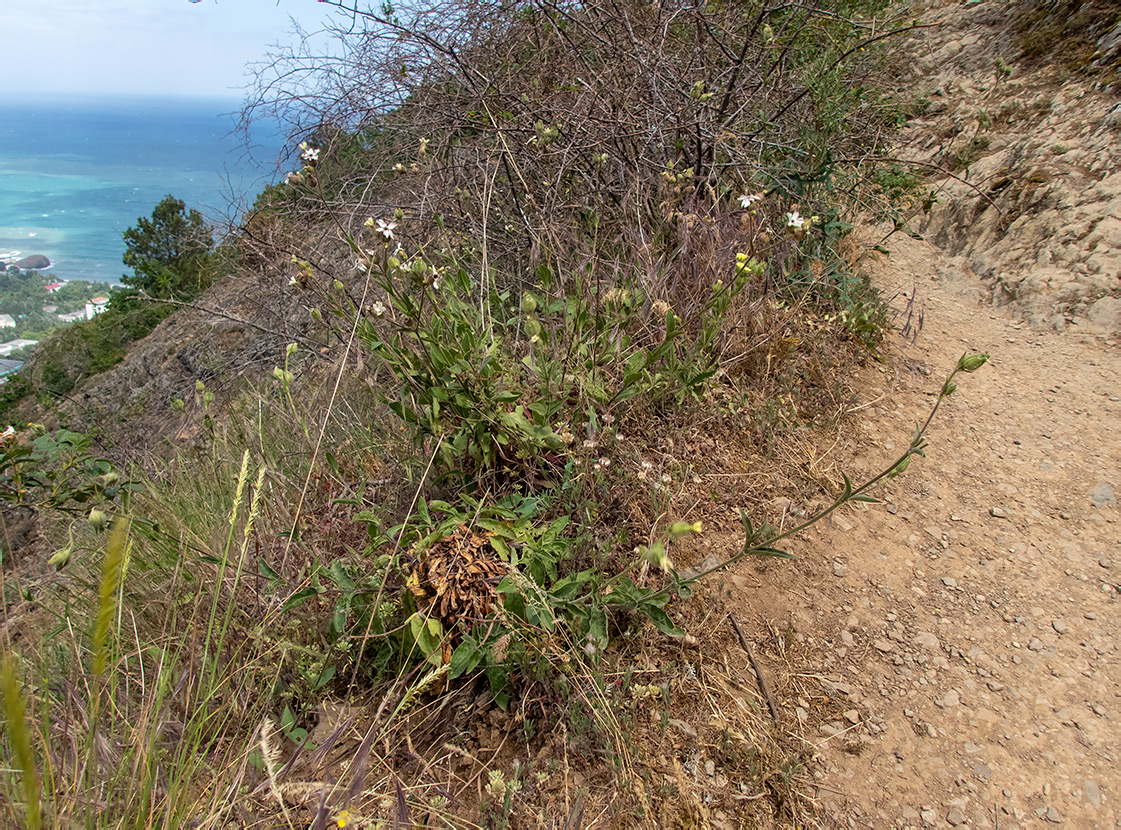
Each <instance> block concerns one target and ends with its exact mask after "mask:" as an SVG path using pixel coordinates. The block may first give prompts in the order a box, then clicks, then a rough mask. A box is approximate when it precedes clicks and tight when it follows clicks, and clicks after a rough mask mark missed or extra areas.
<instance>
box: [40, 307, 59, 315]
mask: <svg viewBox="0 0 1121 830" xmlns="http://www.w3.org/2000/svg"><path fill="white" fill-rule="evenodd" d="M56 311H58V306H56V305H45V306H43V313H44V314H54V313H55V312H56Z"/></svg>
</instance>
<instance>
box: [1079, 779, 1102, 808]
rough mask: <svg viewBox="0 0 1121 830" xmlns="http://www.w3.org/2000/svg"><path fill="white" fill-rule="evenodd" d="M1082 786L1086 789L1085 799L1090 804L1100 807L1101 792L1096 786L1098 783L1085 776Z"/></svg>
mask: <svg viewBox="0 0 1121 830" xmlns="http://www.w3.org/2000/svg"><path fill="white" fill-rule="evenodd" d="M1082 786H1083V789H1084V790H1085V791H1086V799H1087V800H1088V801H1089V802H1090V804H1092V805H1093V806H1094V807H1101V806H1102V792H1101V790H1100V789H1099V788H1098V783H1097V782H1096V781H1091V780H1090V779H1088V778H1087V779H1086V783H1085V784H1083V785H1082Z"/></svg>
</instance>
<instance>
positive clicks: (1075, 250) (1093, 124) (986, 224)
mask: <svg viewBox="0 0 1121 830" xmlns="http://www.w3.org/2000/svg"><path fill="white" fill-rule="evenodd" d="M1023 9H1024V7H1021V6H1018V5H1017V4H1007V5H1003V4H988V3H986V4H979V5H960V4H957V3H953V4H944V5H941V6H940V7H937V8H936V9H935V10H933V11H932V12H931V13H930V14H929V15H928V18H927V19H926V20H924V22H929V23H936V24H941V25H938V26H935V27H933V28H931V29H927V30H925V31H924V33H923V34H922V35H920V36H919V37H917V38H916V39H915V40H914V41H913V42H912V47H913V49H914V52H915V59H916V70H917V74H918V75H919V77H920V78H921V80H919V81H918V82H917V84H916V86H917V88H915V95H916V98H915V101H914V102H913V104H912V106H913V107H914V110H915V111H916V112H917V113H918V115H917V117H916V118H914V119H913V120H912V121H911V122H910V123H909V124H908V127H907V130H906V133H905V138H904V142H903V143H904V148H903V153H902V155H904V156H905V157H906V158H908V159H910V160H913V161H916V162H919V163H920V164H921V165H938V166H940V167H942V168H944V169H946V170H949V171H952V172H953V174H954V177H942V176H941V175H940V174H938V173H934V174H933V175H932V178H933V179H935V180H936V181H935V183H934V189H935V191H936V194H937V196H938V202H937V204H935V205H934V206H933V209H932V210H931V211H930V213H929V214H928V215H926V216H925V217H924V218H923V219H922V220H921V222H920V223H919V230H920V231H921V232H922V234H923V235H924V236H925V237H926V238H927V239H929V240H930V241H932V242H934V243H935V244H936V245H938V246H939V247H941V248H943V249H944V250H946V251H947V252H948V253H951V254H955V255H960V256H963V257H964V258H965V259H966V260H967V261H968V263H969V265H970V266H971V267H972V269H973V270H974V271H975V272H976V273H977V274H979V275H980V276H981V277H983V278H984V279H985V280H986V281H987V282H988V284H989V285H990V287H991V299H992V302H993V303H994V304H996V305H1009V304H1010V305H1013V306H1014V307H1015V308H1016V309H1017V310H1018V312H1019V313H1021V314H1022V315H1023V316H1024V317H1025V318H1027V319H1028V320H1029V321H1030V322H1031V323H1032V324H1033V325H1035V326H1046V327H1054V328H1057V329H1063V328H1066V327H1067V326H1070V325H1078V326H1082V327H1084V328H1086V329H1087V330H1091V331H1095V332H1097V333H1117V332H1121V314H1119V313H1118V306H1119V305H1121V173H1119V172H1118V171H1119V170H1121V130H1119V127H1121V105H1119V104H1117V98H1116V92H1115V89H1116V85H1117V80H1116V77H1117V74H1118V73H1117V70H1116V68H1115V67H1113V66H1111V65H1110V66H1105V67H1102V66H1099V62H1100V61H1103V60H1104V59H1105V58H1106V57H1108V55H1110V54H1111V52H1110V49H1112V48H1113V41H1112V40H1111V38H1113V37H1114V33H1113V32H1112V31H1110V32H1109V33H1107V34H1106V35H1105V36H1104V37H1101V38H1100V40H1098V41H1097V44H1098V46H1097V49H1096V50H1095V51H1093V52H1092V53H1089V52H1088V53H1087V58H1086V62H1085V64H1084V65H1082V66H1081V67H1072V66H1070V65H1068V63H1069V62H1068V63H1062V62H1060V61H1059V60H1057V57H1056V59H1055V60H1050V61H1035V62H1033V61H1030V60H1027V59H1025V58H1024V57H1023V51H1024V48H1025V47H1024V43H1025V41H1024V35H1023V31H1024V23H1023V20H1021V18H1020V17H1018V15H1020V16H1022V15H1023V14H1024V11H1023ZM963 32H964V33H965V34H964V35H963V34H962V33H963ZM1090 36H1091V35H1090V34H1088V35H1087V37H1090ZM1091 54H1092V55H1094V56H1097V57H1096V58H1094V59H1093V60H1091V59H1090V56H1091ZM1111 87H1112V88H1111Z"/></svg>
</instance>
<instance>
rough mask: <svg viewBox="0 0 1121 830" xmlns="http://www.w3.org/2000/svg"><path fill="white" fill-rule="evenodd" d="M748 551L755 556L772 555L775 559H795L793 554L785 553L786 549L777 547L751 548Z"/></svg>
mask: <svg viewBox="0 0 1121 830" xmlns="http://www.w3.org/2000/svg"><path fill="white" fill-rule="evenodd" d="M748 553H751V554H753V555H755V556H772V557H774V558H776V559H797V557H796V556H794V554H792V553H787V552H786V551H784V550H779V549H778V548H751V549H750V550H749V551H748Z"/></svg>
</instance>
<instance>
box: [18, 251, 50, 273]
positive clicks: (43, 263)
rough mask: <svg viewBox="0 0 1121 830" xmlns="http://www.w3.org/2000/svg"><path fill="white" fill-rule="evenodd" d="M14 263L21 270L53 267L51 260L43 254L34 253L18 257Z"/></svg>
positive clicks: (40, 269) (39, 269)
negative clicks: (21, 257)
mask: <svg viewBox="0 0 1121 830" xmlns="http://www.w3.org/2000/svg"><path fill="white" fill-rule="evenodd" d="M12 265H14V266H16V268H18V269H19V270H21V271H42V270H43V269H44V268H50V267H51V261H50V260H49V259H47V257H45V256H43V255H42V254H32V255H31V256H25V257H24V258H23V259H17V260H16V261H15V262H13V263H12Z"/></svg>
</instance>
